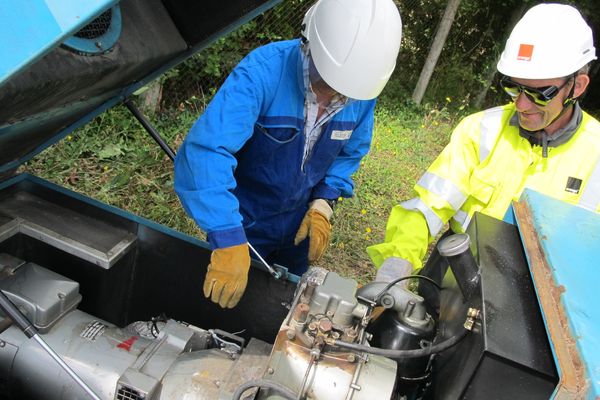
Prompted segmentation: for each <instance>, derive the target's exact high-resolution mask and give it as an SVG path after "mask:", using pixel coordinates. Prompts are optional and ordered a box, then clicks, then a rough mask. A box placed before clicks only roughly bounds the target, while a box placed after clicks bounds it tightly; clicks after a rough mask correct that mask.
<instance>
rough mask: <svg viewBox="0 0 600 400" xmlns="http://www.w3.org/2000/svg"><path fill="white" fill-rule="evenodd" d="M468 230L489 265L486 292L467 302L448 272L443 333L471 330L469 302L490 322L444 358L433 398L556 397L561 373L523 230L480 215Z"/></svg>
mask: <svg viewBox="0 0 600 400" xmlns="http://www.w3.org/2000/svg"><path fill="white" fill-rule="evenodd" d="M468 233H469V235H470V237H471V241H472V243H471V248H472V249H473V250H474V255H475V257H476V259H477V260H478V264H479V265H480V267H481V291H480V293H478V294H476V295H475V296H474V297H473V298H472V299H471V301H469V302H465V301H464V299H463V297H462V295H461V292H460V290H459V288H458V286H457V284H456V281H455V278H454V276H453V274H452V271H451V270H450V269H448V271H447V273H446V275H445V277H444V281H443V290H442V294H441V298H440V317H439V332H441V334H442V335H443V337H450V336H452V335H453V334H455V333H457V332H459V331H461V330H462V329H464V328H463V327H462V324H463V323H464V321H465V319H466V313H467V310H468V308H469V307H475V308H477V309H479V310H481V314H482V320H481V323H480V324H477V325H476V329H475V330H474V331H473V332H472V333H470V334H469V335H467V337H466V338H465V339H464V340H463V341H462V342H460V343H459V345H457V346H455V347H454V348H453V349H451V350H449V351H447V352H445V353H442V354H441V355H440V356H439V358H438V359H437V360H436V363H435V370H434V374H433V375H434V382H433V394H432V395H431V397H432V398H435V399H486V398H490V399H492V398H493V399H548V398H549V397H550V395H551V394H552V392H553V391H554V388H555V386H556V384H557V382H558V375H557V372H556V369H555V366H554V360H553V357H552V352H551V349H550V345H549V342H548V338H547V334H546V330H545V327H544V322H543V320H542V317H541V313H540V309H539V305H538V301H537V298H536V296H535V292H534V287H533V283H532V281H531V277H530V275H529V270H528V267H527V262H526V259H525V255H524V252H523V248H522V245H521V241H520V238H519V233H518V230H517V228H516V227H515V226H513V225H510V224H507V223H505V222H502V221H499V220H496V219H494V218H491V217H487V216H485V215H476V216H475V219H474V220H473V222H471V225H470V226H469V231H468ZM442 267H445V266H442Z"/></svg>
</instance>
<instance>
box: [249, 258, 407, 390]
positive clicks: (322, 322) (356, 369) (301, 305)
mask: <svg viewBox="0 0 600 400" xmlns="http://www.w3.org/2000/svg"><path fill="white" fill-rule="evenodd" d="M357 287H358V285H357V283H356V282H355V281H353V280H351V279H345V278H342V277H340V276H339V275H338V274H337V273H335V272H327V271H326V270H324V269H321V268H312V269H310V270H309V271H308V272H307V273H306V274H305V275H304V276H303V278H302V280H301V282H300V284H299V285H298V289H297V293H296V296H295V300H294V303H293V304H292V309H291V311H290V314H289V315H288V317H287V318H286V319H285V321H284V323H283V324H282V325H281V329H280V331H279V334H278V335H277V339H276V340H275V344H274V345H273V351H272V353H271V357H270V360H269V364H268V369H267V372H266V373H265V375H264V379H267V380H270V381H274V382H278V383H280V384H282V385H284V386H286V387H287V388H289V389H291V390H292V391H293V392H294V393H297V394H298V396H299V398H308V399H315V400H336V399H354V400H371V399H390V398H391V396H392V394H393V390H394V384H395V380H396V363H395V362H394V361H393V360H390V359H389V358H385V357H381V356H376V355H363V354H359V353H356V352H352V351H347V350H335V349H331V348H327V346H326V344H325V341H326V340H328V339H341V340H343V341H348V342H360V341H361V340H362V339H363V338H364V335H366V334H367V333H366V331H365V328H366V326H367V325H368V323H369V320H370V315H369V314H370V309H369V307H367V306H366V305H364V304H361V303H359V302H358V300H357V298H356V296H357V293H356V292H357ZM325 350H326V351H325ZM258 398H259V399H275V398H279V397H277V396H275V395H271V394H270V392H269V391H266V392H265V391H261V393H260V394H259V397H258Z"/></svg>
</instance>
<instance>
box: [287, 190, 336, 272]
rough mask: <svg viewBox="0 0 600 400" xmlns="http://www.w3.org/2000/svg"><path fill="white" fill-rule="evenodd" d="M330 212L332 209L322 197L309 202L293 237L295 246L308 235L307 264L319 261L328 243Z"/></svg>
mask: <svg viewBox="0 0 600 400" xmlns="http://www.w3.org/2000/svg"><path fill="white" fill-rule="evenodd" d="M332 214H333V210H332V208H331V207H330V206H329V204H327V202H326V201H325V200H323V199H317V200H315V201H313V202H312V203H310V207H309V208H308V211H307V212H306V214H305V215H304V218H303V219H302V223H301V224H300V228H299V229H298V232H297V233H296V237H295V238H294V244H295V245H296V246H297V245H298V244H300V242H302V241H303V240H304V239H306V237H307V236H309V237H310V239H309V240H310V241H309V246H308V263H309V264H313V263H315V262H317V261H319V260H320V259H321V257H322V256H323V253H325V249H327V246H328V245H329V238H330V236H331V224H330V223H329V219H330V218H331V215H332Z"/></svg>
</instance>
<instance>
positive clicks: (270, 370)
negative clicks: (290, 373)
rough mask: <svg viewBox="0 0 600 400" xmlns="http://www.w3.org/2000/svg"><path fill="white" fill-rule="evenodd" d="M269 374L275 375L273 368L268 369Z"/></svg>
mask: <svg viewBox="0 0 600 400" xmlns="http://www.w3.org/2000/svg"><path fill="white" fill-rule="evenodd" d="M267 373H268V374H269V375H273V374H274V373H275V370H274V369H273V368H271V367H269V368H267Z"/></svg>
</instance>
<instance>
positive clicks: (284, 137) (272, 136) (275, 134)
mask: <svg viewBox="0 0 600 400" xmlns="http://www.w3.org/2000/svg"><path fill="white" fill-rule="evenodd" d="M254 133H255V134H258V136H259V137H261V138H262V139H264V141H266V142H267V143H268V142H269V141H271V142H273V145H275V146H277V145H282V144H286V143H290V142H292V141H294V139H296V138H297V137H298V135H299V134H300V129H299V128H298V127H295V126H266V125H262V124H258V123H257V124H256V125H255V126H254Z"/></svg>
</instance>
